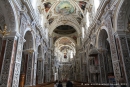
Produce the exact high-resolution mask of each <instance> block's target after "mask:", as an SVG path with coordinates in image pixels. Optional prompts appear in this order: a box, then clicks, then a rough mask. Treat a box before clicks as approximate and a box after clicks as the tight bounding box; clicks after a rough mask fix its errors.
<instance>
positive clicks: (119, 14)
mask: <svg viewBox="0 0 130 87" xmlns="http://www.w3.org/2000/svg"><path fill="white" fill-rule="evenodd" d="M129 5H130V1H129V0H121V1H120V3H119V6H118V8H117V11H116V13H115V16H114V17H115V19H114V23H115V26H114V27H115V31H118V30H119V31H121V30H125V29H127V28H126V27H127V26H126V24H127V22H128V20H126V19H128V18H127V15H128V13H129V14H130V11H129V9H130V7H129Z"/></svg>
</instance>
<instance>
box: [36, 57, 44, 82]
mask: <svg viewBox="0 0 130 87" xmlns="http://www.w3.org/2000/svg"><path fill="white" fill-rule="evenodd" d="M42 61H43V60H42V59H38V67H37V75H38V84H41V83H42Z"/></svg>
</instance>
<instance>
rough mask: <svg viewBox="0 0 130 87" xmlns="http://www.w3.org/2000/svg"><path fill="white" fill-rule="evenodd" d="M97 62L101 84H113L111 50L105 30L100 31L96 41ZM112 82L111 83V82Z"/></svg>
mask: <svg viewBox="0 0 130 87" xmlns="http://www.w3.org/2000/svg"><path fill="white" fill-rule="evenodd" d="M98 48H99V56H98V57H99V60H100V67H101V68H100V70H101V73H100V74H101V79H102V82H103V83H109V82H112V81H113V82H115V77H114V71H113V66H112V58H111V49H110V44H109V40H108V34H107V32H106V30H104V29H102V30H101V31H100V33H99V39H98ZM111 80H112V81H111Z"/></svg>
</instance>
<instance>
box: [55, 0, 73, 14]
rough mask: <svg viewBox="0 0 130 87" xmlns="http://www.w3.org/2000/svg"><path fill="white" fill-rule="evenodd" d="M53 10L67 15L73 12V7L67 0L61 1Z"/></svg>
mask: <svg viewBox="0 0 130 87" xmlns="http://www.w3.org/2000/svg"><path fill="white" fill-rule="evenodd" d="M55 11H56V12H57V13H59V14H62V15H69V14H72V13H73V12H74V7H73V6H72V5H71V4H70V2H68V1H61V2H60V3H59V4H58V5H57V7H56V8H55Z"/></svg>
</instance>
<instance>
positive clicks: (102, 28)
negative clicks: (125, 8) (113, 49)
mask: <svg viewBox="0 0 130 87" xmlns="http://www.w3.org/2000/svg"><path fill="white" fill-rule="evenodd" d="M102 30H104V31H106V34H107V35H108V39H107V40H108V41H109V34H108V29H107V27H106V26H102V27H101V30H100V31H99V32H98V36H97V38H96V39H97V40H96V42H97V48H99V47H100V45H99V43H100V42H101V41H99V40H100V38H102V37H101V31H102Z"/></svg>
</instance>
